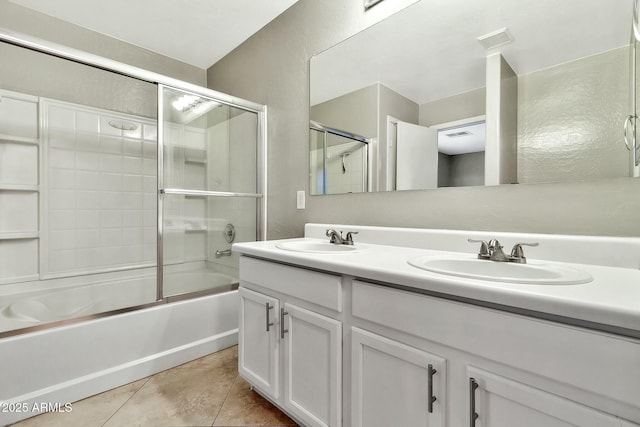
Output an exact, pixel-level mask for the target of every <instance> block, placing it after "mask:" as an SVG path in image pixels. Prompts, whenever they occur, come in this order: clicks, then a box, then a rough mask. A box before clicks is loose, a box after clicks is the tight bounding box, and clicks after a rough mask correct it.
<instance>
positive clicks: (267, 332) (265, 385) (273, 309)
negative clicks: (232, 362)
mask: <svg viewBox="0 0 640 427" xmlns="http://www.w3.org/2000/svg"><path fill="white" fill-rule="evenodd" d="M238 293H239V294H240V325H239V326H240V329H239V332H238V372H239V373H240V375H242V377H244V378H245V379H246V380H247V381H248V382H249V383H251V384H252V385H253V386H254V387H256V388H258V389H259V390H261V391H262V392H263V393H266V394H267V395H269V396H271V397H272V398H273V399H274V400H275V399H278V397H279V396H280V388H279V374H280V372H279V369H278V367H279V363H280V343H279V340H280V335H279V331H280V324H279V321H278V313H279V312H280V304H279V301H278V300H277V299H275V298H271V297H269V296H266V295H264V294H261V293H258V292H254V291H250V290H248V289H245V288H242V287H240V288H239V289H238Z"/></svg>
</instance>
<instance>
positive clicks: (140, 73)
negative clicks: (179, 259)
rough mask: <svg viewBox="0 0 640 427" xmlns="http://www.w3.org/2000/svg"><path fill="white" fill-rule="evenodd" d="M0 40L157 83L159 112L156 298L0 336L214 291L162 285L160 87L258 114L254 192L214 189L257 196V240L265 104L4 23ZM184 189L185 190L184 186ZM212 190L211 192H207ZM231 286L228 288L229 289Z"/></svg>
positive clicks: (263, 203)
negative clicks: (166, 290) (166, 289)
mask: <svg viewBox="0 0 640 427" xmlns="http://www.w3.org/2000/svg"><path fill="white" fill-rule="evenodd" d="M0 42H4V43H7V44H10V45H14V46H18V47H22V48H25V49H29V50H33V51H35V52H40V53H44V54H47V55H51V56H55V57H58V58H61V59H65V60H69V61H72V62H76V63H79V64H83V65H87V66H90V67H94V68H97V69H101V70H104V71H108V72H112V73H116V74H120V75H123V76H126V77H131V78H133V79H136V80H141V81H144V82H147V83H151V84H155V85H157V88H158V91H157V94H158V95H157V96H158V99H157V105H158V116H157V117H156V120H157V125H158V140H157V150H158V152H157V153H158V154H157V160H156V161H157V168H158V169H157V170H158V177H157V183H158V194H157V197H158V206H157V209H158V224H157V234H158V240H157V241H156V247H157V248H158V258H157V270H156V274H157V277H156V280H157V282H156V283H157V290H156V301H155V302H151V303H148V304H143V305H136V306H131V307H125V308H122V309H118V310H113V311H109V312H103V313H97V314H91V315H87V316H81V317H77V318H71V319H64V320H59V321H54V322H48V323H43V324H39V325H34V326H30V327H26V328H20V329H14V330H11V331H7V332H2V333H0V338H4V337H7V336H13V335H20V334H24V333H28V332H33V331H37V330H42V329H48V328H53V327H57V326H61V325H67V324H71V323H78V322H83V321H85V320H91V319H96V318H100V317H107V316H111V315H115V314H120V313H126V312H130V311H134V310H139V309H143V308H148V307H151V306H155V305H158V304H165V303H170V302H174V301H178V300H184V299H189V298H195V297H199V296H204V295H209V294H211V293H216V292H215V291H213V292H212V291H207V290H205V291H199V292H194V293H189V294H183V295H178V296H171V297H165V296H164V295H163V289H162V203H161V198H162V197H163V195H164V194H170V193H172V191H166V192H165V189H164V188H163V187H162V184H163V175H162V172H163V168H162V161H163V152H162V133H163V123H162V116H163V113H162V104H163V102H162V96H161V94H162V90H163V89H164V88H172V89H177V90H180V91H184V92H190V93H192V94H194V95H199V96H203V97H206V98H210V99H213V100H215V101H216V102H219V103H220V104H225V105H228V106H231V107H234V108H239V109H242V110H245V111H248V112H253V113H255V114H256V115H257V134H256V142H257V147H256V159H257V164H256V168H257V170H256V176H257V182H256V193H251V194H249V193H226V192H224V194H221V193H219V192H216V193H217V194H215V195H218V196H220V195H222V196H243V197H252V198H255V199H256V202H257V206H258V208H257V209H256V240H265V239H266V234H267V197H266V195H267V106H266V105H262V104H258V103H256V102H253V101H248V100H246V99H242V98H238V97H234V96H231V95H228V94H225V93H222V92H218V91H215V90H213V89H208V88H205V87H202V86H198V85H196V84H193V83H189V82H185V81H182V80H179V79H176V78H173V77H169V76H165V75H163V74H159V73H155V72H153V71H149V70H145V69H142V68H138V67H135V66H133V65H129V64H125V63H122V62H119V61H115V60H112V59H108V58H104V57H102V56H99V55H95V54H92V53H89V52H85V51H82V50H79V49H74V48H71V47H68V46H64V45H61V44H58V43H54V42H50V41H47V40H43V39H40V38H37V37H33V36H30V35H27V34H22V33H18V32H15V31H12V30H9V29H6V28H4V27H0ZM185 191H186V190H185ZM207 193H213V192H207ZM228 290H231V289H228Z"/></svg>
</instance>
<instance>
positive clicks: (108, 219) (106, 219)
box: [94, 210, 122, 228]
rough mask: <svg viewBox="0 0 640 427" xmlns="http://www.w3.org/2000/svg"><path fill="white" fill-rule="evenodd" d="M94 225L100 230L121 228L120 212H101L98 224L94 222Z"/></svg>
mask: <svg viewBox="0 0 640 427" xmlns="http://www.w3.org/2000/svg"><path fill="white" fill-rule="evenodd" d="M94 225H95V226H96V227H98V226H100V227H101V228H115V227H122V212H121V211H119V210H117V211H116V210H114V211H101V212H100V222H99V223H98V222H96V223H95V224H94Z"/></svg>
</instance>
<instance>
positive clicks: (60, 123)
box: [47, 106, 76, 130]
mask: <svg viewBox="0 0 640 427" xmlns="http://www.w3.org/2000/svg"><path fill="white" fill-rule="evenodd" d="M47 123H48V125H49V128H53V129H55V128H57V129H72V130H74V129H75V128H76V115H75V113H74V111H73V110H69V109H68V108H65V107H59V106H55V107H50V108H49V111H48V114H47Z"/></svg>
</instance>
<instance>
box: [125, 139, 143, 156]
mask: <svg viewBox="0 0 640 427" xmlns="http://www.w3.org/2000/svg"><path fill="white" fill-rule="evenodd" d="M122 154H124V155H125V156H133V157H137V158H140V156H141V155H142V142H141V141H140V140H139V139H124V140H123V141H122Z"/></svg>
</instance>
